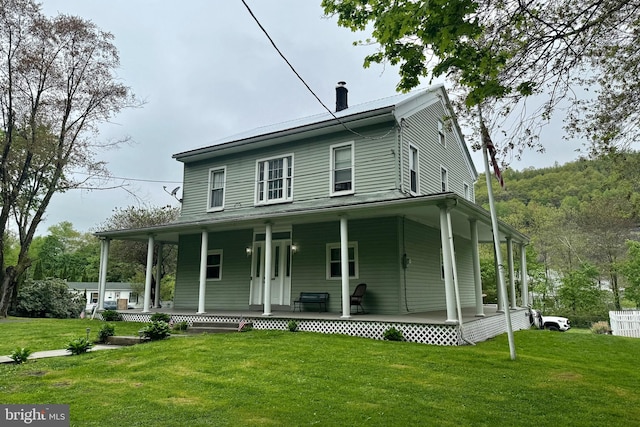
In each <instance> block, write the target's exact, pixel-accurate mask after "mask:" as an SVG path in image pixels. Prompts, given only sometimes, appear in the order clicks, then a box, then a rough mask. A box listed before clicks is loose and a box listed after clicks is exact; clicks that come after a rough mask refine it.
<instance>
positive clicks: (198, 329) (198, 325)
mask: <svg viewBox="0 0 640 427" xmlns="http://www.w3.org/2000/svg"><path fill="white" fill-rule="evenodd" d="M244 325H245V326H244V327H245V328H250V327H253V323H251V322H246V323H245V324H244ZM239 326H240V324H239V323H237V322H193V324H192V325H191V326H190V327H189V328H187V333H190V334H203V333H207V334H223V333H231V332H238V327H239Z"/></svg>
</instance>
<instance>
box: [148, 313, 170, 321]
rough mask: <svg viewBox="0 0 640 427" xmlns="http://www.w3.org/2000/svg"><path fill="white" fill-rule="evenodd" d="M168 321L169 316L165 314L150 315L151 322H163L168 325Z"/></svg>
mask: <svg viewBox="0 0 640 427" xmlns="http://www.w3.org/2000/svg"><path fill="white" fill-rule="evenodd" d="M170 320H171V315H170V314H167V313H153V314H152V315H151V321H152V322H159V321H163V322H167V323H169V321H170Z"/></svg>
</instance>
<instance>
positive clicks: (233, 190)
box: [181, 121, 397, 219]
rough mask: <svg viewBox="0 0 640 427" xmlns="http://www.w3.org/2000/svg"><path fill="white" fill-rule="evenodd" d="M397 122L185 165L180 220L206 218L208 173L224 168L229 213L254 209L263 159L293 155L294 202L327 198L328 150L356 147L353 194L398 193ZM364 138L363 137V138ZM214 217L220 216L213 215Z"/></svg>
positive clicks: (328, 178) (329, 153)
mask: <svg viewBox="0 0 640 427" xmlns="http://www.w3.org/2000/svg"><path fill="white" fill-rule="evenodd" d="M394 126H395V125H394V122H393V121H389V122H387V123H385V124H384V125H379V126H375V127H369V128H366V129H364V130H363V129H359V130H358V132H359V135H356V134H353V133H350V132H346V131H343V132H338V133H335V134H333V135H331V136H328V137H320V138H306V139H302V140H299V141H295V142H288V143H283V144H278V145H274V146H271V147H268V148H264V149H256V150H251V151H247V152H244V153H242V154H238V155H230V156H221V157H218V158H215V159H212V160H209V161H200V162H194V163H188V164H185V167H184V186H185V188H184V193H183V202H182V212H181V215H182V218H185V219H188V218H190V217H194V216H197V217H201V216H203V215H206V214H207V195H208V185H209V170H210V169H211V168H219V167H222V166H226V174H227V175H226V186H225V211H229V210H233V209H243V208H247V207H251V206H253V205H254V204H255V179H256V162H257V161H258V160H260V159H263V158H270V157H276V156H284V155H289V154H293V164H294V169H293V173H294V179H293V203H295V202H296V201H309V200H315V199H321V198H328V197H329V192H330V156H331V151H330V147H331V146H332V145H334V144H339V143H345V142H350V141H353V142H354V153H355V191H356V193H358V194H369V193H375V192H379V191H387V190H391V189H394V188H396V176H397V167H396V164H397V159H396V154H395V153H396V152H397V143H396V132H395V130H394ZM360 135H365V136H366V137H365V136H360ZM209 215H211V217H212V218H214V217H215V215H216V213H215V212H213V213H210V214H209Z"/></svg>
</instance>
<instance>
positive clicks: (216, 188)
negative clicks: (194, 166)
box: [207, 167, 227, 212]
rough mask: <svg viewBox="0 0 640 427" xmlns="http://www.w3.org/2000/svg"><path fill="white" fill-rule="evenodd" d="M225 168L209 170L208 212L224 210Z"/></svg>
mask: <svg viewBox="0 0 640 427" xmlns="http://www.w3.org/2000/svg"><path fill="white" fill-rule="evenodd" d="M226 175H227V168H226V167H222V168H218V169H210V170H209V201H208V203H207V210H208V211H209V212H215V211H221V210H222V209H224V187H225V176H226Z"/></svg>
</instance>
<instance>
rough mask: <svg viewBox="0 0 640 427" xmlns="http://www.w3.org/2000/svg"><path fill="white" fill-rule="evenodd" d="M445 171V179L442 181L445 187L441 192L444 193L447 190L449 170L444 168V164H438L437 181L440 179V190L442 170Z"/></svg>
mask: <svg viewBox="0 0 640 427" xmlns="http://www.w3.org/2000/svg"><path fill="white" fill-rule="evenodd" d="M443 171H444V172H445V178H446V180H445V181H444V186H445V189H444V191H442V192H443V193H446V192H447V191H449V170H448V169H447V168H445V167H444V166H442V165H440V179H439V180H438V181H440V190H442V182H443V181H442V172H443Z"/></svg>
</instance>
